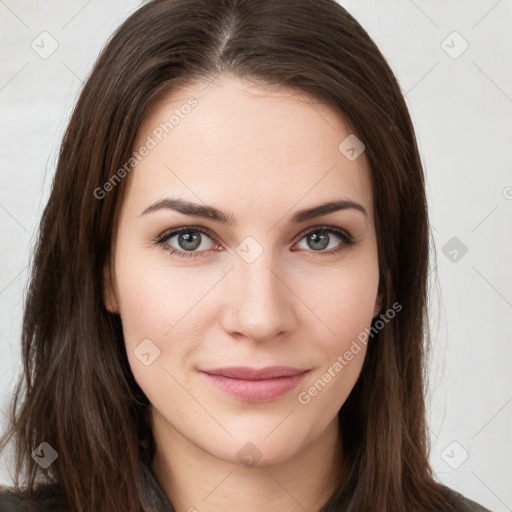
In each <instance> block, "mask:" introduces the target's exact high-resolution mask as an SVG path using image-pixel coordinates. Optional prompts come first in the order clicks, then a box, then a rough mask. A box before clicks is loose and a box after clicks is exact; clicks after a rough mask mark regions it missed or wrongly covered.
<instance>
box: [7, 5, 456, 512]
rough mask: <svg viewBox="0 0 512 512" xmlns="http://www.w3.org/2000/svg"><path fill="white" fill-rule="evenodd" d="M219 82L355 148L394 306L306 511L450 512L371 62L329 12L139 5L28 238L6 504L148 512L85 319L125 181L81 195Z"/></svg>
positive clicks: (101, 354)
mask: <svg viewBox="0 0 512 512" xmlns="http://www.w3.org/2000/svg"><path fill="white" fill-rule="evenodd" d="M223 72H229V73H231V74H233V75H235V76H238V77H241V78H249V79H252V80H258V81H261V82H262V83H265V84H269V85H276V86H284V87H289V88H292V89H294V90H296V91H298V92H300V93H304V94H305V95H306V96H307V97H310V98H311V97H312V98H316V99H317V100H320V101H322V102H324V103H327V104H328V105H330V106H331V107H332V108H334V109H336V111H337V112H339V114H340V115H341V116H343V118H344V119H345V121H346V122H348V123H349V125H350V127H351V131H352V132H353V133H355V134H357V137H358V138H359V139H360V140H362V141H363V142H364V144H365V146H366V150H365V154H366V157H367V158H368V161H369V164H370V167H371V173H372V184H373V188H374V203H375V204H374V211H375V223H376V230H377V242H378V251H379V267H380V276H381V282H380V290H381V292H382V294H383V302H382V311H385V310H387V309H389V308H390V307H391V305H392V304H394V303H398V304H400V305H402V306H403V310H402V311H401V312H400V314H399V315H396V317H395V318H394V319H393V321H391V322H389V323H388V324H387V325H386V326H385V328H384V329H381V330H379V332H378V334H376V335H375V336H374V337H372V339H371V340H370V341H369V344H368V349H367V354H366V359H365V363H364V366H363V368H362V372H361V375H360V378H359V380H358V381H357V383H356V385H355V387H354V389H353V390H352V392H351V394H350V396H349V397H348V399H347V400H346V402H345V404H344V405H343V407H342V408H341V410H340V412H339V424H340V431H341V437H342V439H343V445H344V450H345V454H344V456H345V457H346V458H347V459H346V460H347V461H348V465H349V468H350V470H349V473H348V476H347V477H346V478H345V479H344V481H342V482H339V484H338V490H337V491H336V492H335V494H334V495H333V496H332V497H331V499H330V500H329V501H328V502H327V503H326V504H324V506H323V508H322V509H321V511H322V512H334V511H341V510H343V511H345V512H355V511H358V512H375V511H376V510H379V511H381V512H391V511H393V512H406V511H411V510H414V511H416V512H420V511H438V510H439V511H441V510H443V511H455V510H462V508H459V505H457V500H456V499H455V498H454V497H453V495H452V494H451V493H450V492H449V489H448V488H446V487H444V486H443V485H441V484H439V483H437V482H436V481H435V480H434V477H433V474H432V470H431V468H430V465H429V454H428V452H429V446H428V438H427V432H426V422H425V403H424V377H425V375H424V372H425V356H426V353H427V350H426V349H427V348H428V343H429V340H428V330H427V322H426V301H427V271H428V251H429V226H428V217H427V208H426V200H425V190H424V178H423V170H422V165H421V161H420V156H419V153H418V148H417V144H416V139H415V134H414V129H413V126H412V123H411V119H410V116H409V113H408V110H407V107H406V104H405V101H404V98H403V95H402V93H401V90H400V87H399V85H398V83H397V80H396V78H395V76H394V75H393V73H392V71H391V69H390V68H389V66H388V64H387V63H386V60H385V58H384V57H383V55H382V54H381V53H380V51H379V50H378V48H377V47H376V45H375V44H374V42H373V41H372V40H371V38H370V37H369V36H368V34H367V33H366V31H365V30H364V29H363V28H362V27H361V26H360V25H359V23H357V21H356V20H355V19H354V18H353V17H352V16H351V15H350V14H349V13H347V11H346V10H345V9H344V8H343V7H341V6H340V5H339V4H337V3H336V2H335V1H334V0H278V1H274V0H153V1H150V2H148V3H146V4H145V5H143V6H142V7H141V8H140V9H139V10H138V11H137V12H135V13H134V14H133V15H132V16H130V18H128V20H126V21H125V22H124V23H123V25H122V26H121V27H120V28H119V29H118V30H117V31H116V32H115V34H114V35H113V36H112V38H111V40H110V42H109V43H108V45H107V46H106V47H105V49H104V50H103V52H102V54H101V55H100V57H99V58H98V60H97V62H96V64H95V66H94V68H93V70H92V73H91V75H90V76H89V78H88V80H87V81H86V83H85V85H84V88H83V90H82V92H81V95H80V98H79V100H78V102H77V104H76V107H75V109H74V111H73V114H72V116H71V120H70V122H69V126H68V128H67V131H66V133H65V136H64V139H63V142H62V146H61V149H60V154H59V160H58V165H57V171H56V174H55V178H54V182H53V187H52V191H51V195H50V198H49V201H48V203H47V206H46V208H45V210H44V213H43V216H42V220H41V224H40V231H39V238H38V240H37V247H36V250H35V257H34V260H33V265H32V271H31V280H30V287H29V290H28V293H27V297H26V303H25V311H24V319H23V333H22V359H23V376H22V377H21V378H20V380H19V382H18V385H17V387H16V391H15V395H14V397H13V401H12V405H11V416H12V418H11V424H10V427H9V430H8V431H7V432H6V433H5V435H4V436H3V438H2V439H1V440H0V441H1V442H0V449H2V450H3V449H5V447H6V446H7V443H8V442H9V441H10V440H11V439H12V438H14V439H15V461H16V464H15V488H16V489H17V490H19V491H21V490H22V489H27V490H29V491H32V490H34V489H35V488H36V487H38V485H40V484H41V483H47V484H50V483H52V482H53V483H54V484H55V485H56V486H57V487H58V489H59V490H60V492H61V495H62V496H63V499H64V502H65V503H66V504H67V506H68V507H69V509H70V510H72V511H79V510H80V511H84V512H89V511H90V512H92V511H94V512H99V511H113V510H119V511H125V512H132V511H133V512H136V511H140V510H144V511H150V510H162V509H163V508H162V507H163V506H164V503H163V502H162V503H160V504H158V503H157V502H156V501H155V500H152V499H151V489H150V484H149V483H148V480H147V479H146V478H145V476H144V475H145V473H144V472H143V471H141V467H140V466H141V464H140V463H141V461H145V462H146V463H147V462H148V461H150V460H151V457H152V454H153V453H154V448H155V447H154V440H153V437H152V433H151V429H150V427H149V423H148V418H147V409H148V400H147V398H146V397H145V395H144V393H143V392H142V390H141V389H140V388H139V386H138V385H137V383H136V382H135V380H134V378H133V375H132V373H131V370H130V367H129V364H128V361H127V357H126V352H125V347H124V341H123V329H122V325H121V321H120V318H119V316H118V315H114V314H110V313H109V312H108V311H107V310H106V309H105V307H104V305H103V301H102V268H103V266H104V263H105V262H106V261H107V258H109V254H110V249H111V244H112V236H113V233H114V230H115V227H116V213H117V211H118V209H119V206H120V202H121V199H122V192H123V187H124V181H125V180H121V181H120V182H119V183H116V186H114V187H111V188H112V190H109V191H108V193H106V194H103V197H100V198H98V195H99V194H98V189H99V188H102V187H103V186H104V184H105V183H106V182H108V181H109V180H111V179H112V177H113V176H114V175H115V174H116V173H117V172H118V170H119V169H120V168H122V167H123V165H124V164H125V163H126V162H127V161H129V159H130V157H131V155H132V152H133V144H134V140H135V136H136V134H137V130H138V128H139V126H140V125H141V122H142V120H143V119H144V117H145V116H146V115H147V113H148V111H149V110H150V108H151V107H152V106H153V105H155V104H156V102H157V101H158V100H159V99H161V98H162V97H163V95H165V94H167V93H169V92H171V91H173V90H176V89H178V88H179V87H181V86H182V85H185V84H192V83H194V81H196V80H199V79H205V78H206V79H209V80H214V79H215V78H216V77H217V76H218V75H219V74H220V73H223ZM42 442H47V443H48V444H49V445H50V446H52V447H54V448H55V450H56V451H57V452H58V459H57V461H56V462H55V463H53V464H52V465H51V466H50V467H48V468H47V469H42V468H41V467H40V466H39V465H38V464H37V463H36V462H35V460H34V459H33V458H32V456H31V454H32V452H33V450H34V449H35V447H37V446H39V445H40V444H41V443H42ZM22 481H23V482H22ZM319 506H320V504H319ZM159 507H160V508H159Z"/></svg>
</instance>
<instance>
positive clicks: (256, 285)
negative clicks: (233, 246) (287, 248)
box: [222, 251, 298, 343]
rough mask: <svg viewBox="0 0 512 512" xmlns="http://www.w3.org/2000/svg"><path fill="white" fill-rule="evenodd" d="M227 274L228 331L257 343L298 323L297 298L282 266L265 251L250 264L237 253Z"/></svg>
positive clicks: (225, 322) (225, 315)
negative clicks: (296, 312)
mask: <svg viewBox="0 0 512 512" xmlns="http://www.w3.org/2000/svg"><path fill="white" fill-rule="evenodd" d="M226 277H227V289H226V292H227V293H226V295H225V296H226V297H227V298H226V302H225V303H224V308H223V310H224V311H223V314H222V324H223V328H224V330H225V332H227V333H228V334H230V335H231V336H236V337H238V338H248V339H250V340H252V341H253V342H256V343H262V342H265V341H269V340H272V339H274V338H275V337H277V336H278V335H281V336H284V335H285V334H287V333H289V332H291V331H292V330H293V329H294V327H295V326H296V323H297V316H296V314H295V310H296V306H297V300H298V299H297V297H295V296H294V294H293V292H292V290H291V289H290V288H289V286H290V285H289V284H288V283H287V282H286V281H287V275H285V270H284V268H283V267H282V266H279V265H278V264H276V262H275V261H273V258H272V255H271V254H270V251H264V252H263V253H262V254H261V255H260V256H259V257H258V258H257V259H256V260H255V261H253V262H251V263H248V262H247V261H245V260H244V259H243V258H241V257H239V256H236V257H235V259H234V263H233V269H232V270H231V272H229V274H228V275H227V276H226Z"/></svg>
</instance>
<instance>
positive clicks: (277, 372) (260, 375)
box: [201, 366, 308, 380]
mask: <svg viewBox="0 0 512 512" xmlns="http://www.w3.org/2000/svg"><path fill="white" fill-rule="evenodd" d="M201 371H202V372H204V373H208V374H210V375H222V376H223V377H229V378H231V379H244V380H263V379H275V378H277V377H291V376H294V375H299V374H301V373H304V372H306V371H308V369H307V368H306V369H304V368H291V367H289V366H268V367H267V368H251V367H249V366H231V367H228V368H212V369H206V370H201Z"/></svg>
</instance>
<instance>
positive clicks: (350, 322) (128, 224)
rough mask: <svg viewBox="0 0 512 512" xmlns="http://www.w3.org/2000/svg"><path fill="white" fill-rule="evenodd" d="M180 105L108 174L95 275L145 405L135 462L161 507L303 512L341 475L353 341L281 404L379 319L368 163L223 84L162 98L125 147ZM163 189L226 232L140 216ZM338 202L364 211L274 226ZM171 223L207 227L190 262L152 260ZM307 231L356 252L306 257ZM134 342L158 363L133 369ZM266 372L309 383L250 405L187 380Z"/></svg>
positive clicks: (339, 131) (286, 94) (299, 102)
mask: <svg viewBox="0 0 512 512" xmlns="http://www.w3.org/2000/svg"><path fill="white" fill-rule="evenodd" d="M192 96H193V97H194V98H196V99H197V101H198V104H197V106H196V107H195V108H194V109H193V110H192V111H191V112H190V113H189V114H188V115H187V116H185V117H184V118H183V119H181V120H180V122H179V124H178V125H177V126H175V127H174V129H173V130H172V131H171V132H169V133H168V134H167V135H166V136H165V137H164V138H163V139H162V141H161V142H159V144H158V145H157V146H156V147H155V148H154V149H152V150H151V151H150V152H149V154H148V155H147V156H146V157H145V158H144V159H143V160H142V161H141V162H140V163H138V164H137V165H136V166H135V167H134V169H133V170H132V171H131V173H130V174H129V175H128V176H127V177H126V178H125V179H126V180H127V183H125V185H126V189H125V195H124V198H123V201H122V205H121V210H120V214H119V221H118V225H117V227H116V231H115V239H114V243H113V251H112V258H111V261H110V264H108V265H106V266H105V269H104V301H105V306H106V307H107V309H108V310H109V311H110V312H113V313H118V314H120V316H121V319H122V322H123V327H124V329H125V341H126V349H127V354H128V358H129V362H130V365H131V369H132V371H133V374H134V376H135V379H136V381H137V382H138V384H139V385H140V387H141V388H142V389H143V391H144V392H145V393H146V395H147V397H148V399H149V400H150V402H151V406H150V412H151V420H152V425H153V433H154V437H155V441H156V446H157V452H156V455H155V458H154V460H153V464H152V468H153V471H154V473H155V476H156V478H157V481H158V482H159V484H160V486H161V487H162V489H163V491H164V492H165V494H166V495H167V497H168V498H169V500H170V501H171V502H172V504H173V506H174V507H175V510H176V511H177V512H186V511H194V510H197V511H200V512H203V511H212V512H213V511H225V510H228V509H234V510H244V511H247V512H251V511H260V510H266V511H270V512H272V511H280V512H281V511H282V510H287V511H292V512H293V511H303V510H304V509H305V510H308V511H318V510H320V508H321V505H323V504H324V503H325V501H326V500H327V499H328V497H329V496H330V495H331V493H332V492H333V490H334V487H333V486H334V485H335V484H334V481H335V479H336V478H342V477H343V475H344V472H345V471H346V469H347V468H346V467H345V465H344V464H343V452H342V449H341V450H339V451H336V450H335V446H336V442H337V440H338V439H339V430H338V420H337V412H338V410H339V409H340V408H341V406H342V405H343V403H344V402H345V400H346V398H347V397H348V395H349V393H350V391H351V390H352V388H353V386H354V384H355V382H356V380H357V378H358V376H359V374H360V371H361V367H362V364H363V361H364V356H365V354H366V349H365V345H363V344H360V345H361V347H362V350H361V351H360V352H358V353H357V354H356V355H354V357H353V359H352V360H351V361H350V362H348V363H347V364H346V366H344V368H343V370H342V371H340V372H338V373H336V376H335V377H334V378H332V379H331V380H330V382H329V383H328V384H327V385H325V387H324V388H323V389H322V390H321V391H320V392H319V393H318V394H317V395H316V396H314V397H312V398H311V400H310V402H309V403H307V404H301V403H300V402H299V401H298V394H299V393H300V392H301V391H302V392H303V391H305V390H306V391H307V390H308V388H310V387H311V386H312V385H313V384H314V383H315V382H316V381H318V379H321V378H322V375H323V374H324V373H325V372H326V371H327V369H328V368H329V367H332V365H333V363H334V362H335V361H336V360H337V358H338V356H340V355H343V354H344V353H345V352H346V351H347V350H349V348H350V346H351V344H352V342H353V340H355V339H356V338H357V335H358V334H359V333H361V332H362V331H364V329H365V328H367V327H369V326H370V324H371V319H372V317H373V316H374V315H376V314H377V313H378V312H379V307H380V306H379V297H378V295H377V288H378V283H379V270H378V253H377V242H376V234H375V226H374V213H373V197H372V188H371V177H370V176H371V175H370V169H369V165H368V162H367V159H366V156H365V154H364V153H362V154H361V155H360V156H359V157H358V158H357V159H356V160H354V161H350V160H348V159H347V158H346V157H345V156H344V155H343V154H342V153H341V152H340V151H339V150H338V146H339V144H340V142H341V141H343V140H344V139H345V138H346V137H347V136H348V135H349V134H350V133H351V132H350V130H349V128H348V127H347V125H346V124H345V122H344V121H343V119H342V118H340V116H339V115H338V114H337V113H336V112H335V111H334V110H332V109H331V108H330V107H328V106H326V105H323V104H319V103H318V101H316V100H314V99H313V98H309V97H306V96H305V95H304V94H298V93H296V92H294V91H292V90H289V89H283V88H280V89H276V88H269V87H268V86H264V85H261V84H256V83H251V82H249V81H246V80H240V79H238V78H236V77H233V76H230V75H222V76H221V77H219V78H217V79H216V80H215V82H213V83H211V84H209V85H207V84H206V83H203V82H201V83H199V82H198V83H195V84H194V85H192V86H189V87H187V88H183V89H180V90H179V91H173V93H172V94H171V95H170V96H167V97H166V98H165V100H164V101H162V102H160V103H159V104H158V105H157V106H156V107H155V108H153V109H152V111H151V112H149V113H148V115H147V118H146V119H145V121H144V123H143V125H142V126H141V127H140V130H139V133H138V137H137V141H136V143H135V148H139V147H140V146H142V145H143V144H144V142H145V140H146V138H147V136H148V135H151V133H152V130H154V129H155V128H156V127H157V126H158V125H159V124H160V123H161V122H164V121H165V120H168V119H169V117H170V116H171V115H172V113H173V111H174V110H175V109H177V108H180V106H181V105H183V104H184V103H186V102H187V99H189V98H190V97H192ZM169 196H173V197H179V198H183V199H186V200H189V201H194V202H197V203H200V204H207V205H213V206H215V207H216V208H218V209H220V210H223V211H225V212H228V213H230V214H231V215H232V216H233V217H234V219H235V220H236V224H235V225H234V226H231V227H228V226H226V225H223V224H221V223H219V222H216V221H214V220H212V219H204V218H199V217H194V216H191V215H184V214H182V213H179V212H177V211H174V210H171V209H165V208H164V209H159V210H155V211H153V212H151V213H147V214H145V215H141V214H142V212H143V211H144V210H145V209H146V208H147V207H148V206H149V205H150V204H152V203H154V202H155V201H158V200H160V199H162V198H164V197H169ZM340 198H342V199H348V200H352V201H354V202H357V203H359V204H360V205H362V206H363V207H364V208H365V210H366V212H367V216H365V215H364V214H363V213H361V212H359V211H357V210H355V209H345V210H340V211H336V212H333V213H329V214H325V215H322V216H321V217H318V218H314V219H310V220H306V221H304V222H302V223H300V224H293V223H291V221H290V219H291V217H292V215H293V214H294V213H295V212H296V211H297V210H299V209H304V208H309V207H312V206H316V205H319V204H322V203H325V202H328V201H332V200H337V199H340ZM182 226H201V227H204V228H207V229H209V230H210V232H211V233H212V236H211V237H209V236H207V235H206V236H203V235H201V234H199V236H203V238H202V240H203V241H202V242H201V246H200V247H199V248H197V249H195V252H196V253H198V254H196V255H198V257H196V258H179V257H177V256H175V255H171V254H169V251H168V249H169V245H170V246H172V247H173V248H174V249H175V250H181V251H183V252H186V248H187V247H190V246H186V245H185V246H184V245H183V244H182V245H180V243H179V239H178V236H176V235H174V237H173V238H172V239H171V240H168V241H167V246H165V245H164V246H162V245H157V244H155V243H154V242H153V240H154V239H155V237H157V236H158V235H160V234H161V233H163V232H165V231H168V230H170V229H171V228H179V227H182ZM319 226H333V227H337V228H341V229H344V230H346V231H348V232H349V233H350V234H351V235H352V236H353V237H354V238H355V239H356V243H355V245H353V246H346V245H345V244H344V243H343V240H342V239H339V238H338V237H337V236H336V235H335V234H329V244H328V248H327V249H322V248H320V249H318V248H316V249H315V247H316V246H315V245H314V244H312V243H311V241H309V243H308V240H309V239H308V234H310V233H311V232H312V231H314V228H316V227H319ZM196 234H197V233H196ZM248 236H251V237H252V238H253V239H254V240H255V241H256V242H257V244H259V245H258V246H259V247H260V248H261V250H262V253H261V254H260V255H259V257H258V258H257V259H255V260H254V261H252V262H250V263H249V262H247V261H246V260H245V259H244V258H242V257H241V256H240V255H239V254H238V253H237V248H238V247H243V244H242V242H244V240H245V239H246V237H248ZM336 247H340V251H339V252H337V253H335V254H325V251H326V250H329V249H331V248H336ZM216 249H217V250H216ZM250 250H251V251H254V250H255V249H254V247H253V248H252V249H250ZM322 252H323V253H324V254H322ZM148 338H149V339H150V340H151V342H152V343H153V344H154V345H155V346H156V347H158V349H159V350H160V355H159V356H158V357H157V358H156V359H155V360H154V361H153V362H152V363H151V364H150V365H149V366H145V365H144V364H142V363H141V361H140V360H139V359H138V358H137V357H136V355H135V354H134V350H136V348H137V346H138V345H139V344H140V343H141V342H142V340H145V339H148ZM278 365H283V366H291V367H297V368H307V369H310V372H309V373H308V374H307V376H306V378H305V379H304V380H303V381H302V382H301V384H300V385H299V386H298V387H297V388H296V389H294V390H292V391H291V392H288V393H287V394H286V395H284V396H282V397H279V398H277V399H274V400H271V401H266V402H260V403H253V402H246V401H243V400H239V399H237V398H234V397H232V396H230V395H227V394H226V393H224V392H223V391H220V390H218V389H217V388H215V387H214V386H212V384H210V382H209V381H208V380H207V379H206V378H205V377H204V375H203V374H201V373H200V372H199V371H198V369H200V368H217V367H226V366H251V367H254V368H263V367H267V366H278ZM248 442H250V443H252V445H254V447H255V448H252V447H251V448H247V447H246V450H249V451H251V450H252V451H253V453H257V454H259V456H260V457H261V458H260V459H259V461H258V462H257V463H256V464H255V465H248V464H247V462H245V463H244V462H243V461H241V459H240V458H239V456H238V455H237V453H238V452H239V450H240V449H242V448H243V447H244V446H245V445H246V443H248Z"/></svg>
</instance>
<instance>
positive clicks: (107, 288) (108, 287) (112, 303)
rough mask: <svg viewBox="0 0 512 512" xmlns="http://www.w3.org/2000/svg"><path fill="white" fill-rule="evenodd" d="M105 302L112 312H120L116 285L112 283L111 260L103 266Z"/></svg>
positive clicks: (108, 309)
mask: <svg viewBox="0 0 512 512" xmlns="http://www.w3.org/2000/svg"><path fill="white" fill-rule="evenodd" d="M102 285H103V304H104V305H105V308H106V309H107V311H109V312H110V313H119V305H118V303H117V298H116V294H115V291H114V286H113V283H112V275H111V272H110V266H109V262H106V263H105V265H104V266H103V283H102Z"/></svg>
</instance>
